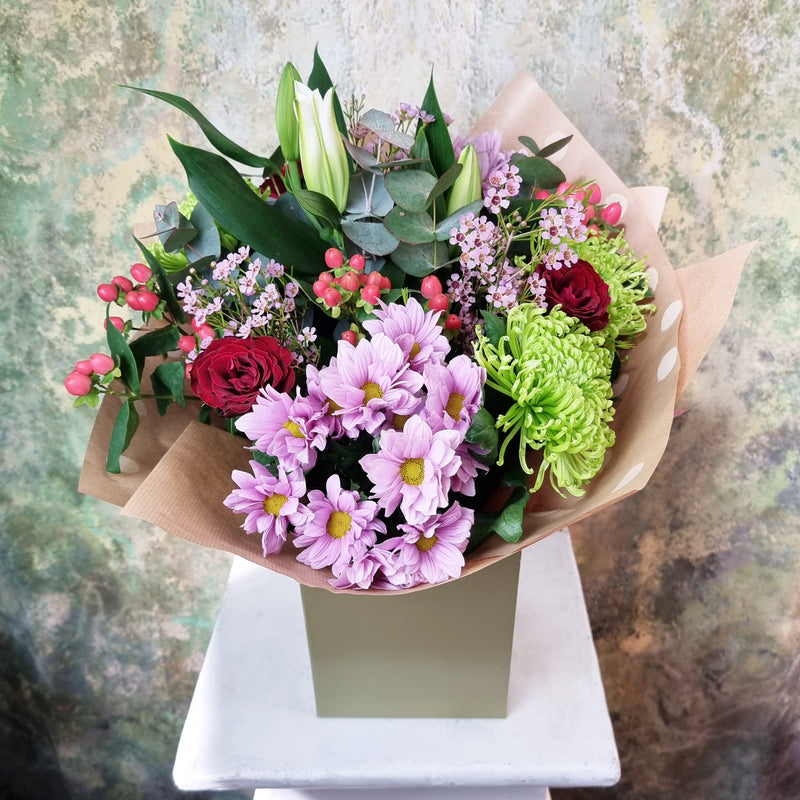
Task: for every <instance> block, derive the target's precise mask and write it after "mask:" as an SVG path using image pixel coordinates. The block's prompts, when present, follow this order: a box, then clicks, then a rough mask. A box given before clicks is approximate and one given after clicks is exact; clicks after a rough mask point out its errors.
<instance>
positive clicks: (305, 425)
mask: <svg viewBox="0 0 800 800" xmlns="http://www.w3.org/2000/svg"><path fill="white" fill-rule="evenodd" d="M236 427H237V429H238V430H240V431H241V432H242V433H243V434H244V435H245V436H247V438H248V439H250V441H252V442H253V445H254V447H255V448H256V450H261V451H262V452H264V453H268V454H269V455H271V456H275V458H277V459H279V460H280V462H281V464H282V465H283V466H284V467H285V468H286V469H290V470H291V469H297V468H298V467H299V468H301V469H303V470H308V469H311V467H313V466H314V464H316V462H317V452H318V451H319V450H324V449H325V441H326V439H327V436H328V433H329V432H330V428H331V422H330V418H329V417H328V418H326V416H325V414H324V412H323V411H322V406H321V404H320V402H319V400H317V399H312V398H310V397H302V396H300V395H298V396H297V397H296V398H295V399H294V400H293V399H292V398H291V396H290V395H288V394H286V393H285V392H278V391H276V390H275V388H274V387H273V386H267V387H265V388H264V389H262V390H261V394H259V396H258V398H257V399H256V402H255V404H254V405H253V407H252V408H251V409H250V411H249V412H247V413H246V414H243V415H242V416H241V417H239V419H238V420H236Z"/></svg>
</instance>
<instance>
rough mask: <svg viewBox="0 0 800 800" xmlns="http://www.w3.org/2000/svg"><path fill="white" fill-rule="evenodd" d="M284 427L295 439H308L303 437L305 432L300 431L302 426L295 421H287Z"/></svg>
mask: <svg viewBox="0 0 800 800" xmlns="http://www.w3.org/2000/svg"><path fill="white" fill-rule="evenodd" d="M283 427H284V428H286V430H287V431H289V433H291V434H292V436H294V438H295V439H305V438H306V437H305V436H303V431H301V430H300V426H299V425H298V424H297V423H296V422H295V421H294V420H293V419H287V420H286V422H284V423H283Z"/></svg>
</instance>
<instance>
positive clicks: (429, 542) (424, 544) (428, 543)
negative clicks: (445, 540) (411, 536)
mask: <svg viewBox="0 0 800 800" xmlns="http://www.w3.org/2000/svg"><path fill="white" fill-rule="evenodd" d="M438 541H439V539H438V537H437V536H436V534H435V533H434V534H433V535H432V536H420V537H419V539H417V550H419V551H420V552H422V553H427V552H428V550H430V549H431V548H432V547H433V546H434V545H435V544H436V542H438Z"/></svg>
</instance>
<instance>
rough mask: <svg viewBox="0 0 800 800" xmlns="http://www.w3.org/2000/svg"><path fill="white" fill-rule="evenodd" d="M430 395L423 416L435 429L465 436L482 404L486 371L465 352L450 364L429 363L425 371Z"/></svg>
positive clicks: (426, 384)
mask: <svg viewBox="0 0 800 800" xmlns="http://www.w3.org/2000/svg"><path fill="white" fill-rule="evenodd" d="M423 375H424V377H425V386H426V387H427V389H428V396H427V398H426V400H425V407H424V409H423V412H422V413H423V416H424V418H425V420H426V422H427V423H428V424H429V425H430V426H431V428H432V429H433V430H434V431H438V430H442V429H445V428H447V429H450V430H456V431H458V432H459V433H460V434H461V437H462V438H463V437H464V436H466V433H467V430H468V429H469V426H470V425H471V424H472V418H473V417H474V416H475V413H476V412H477V411H478V409H479V408H480V407H481V401H482V398H483V385H484V384H485V383H486V370H485V369H484V368H483V367H481V366H478V364H476V363H475V362H474V361H473V360H472V359H471V358H469V357H468V356H465V355H460V356H456V357H455V358H454V359H453V360H452V361H450V362H449V363H448V364H428V365H427V366H426V367H425V372H424V373H423Z"/></svg>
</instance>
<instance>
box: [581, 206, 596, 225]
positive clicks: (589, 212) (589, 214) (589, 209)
mask: <svg viewBox="0 0 800 800" xmlns="http://www.w3.org/2000/svg"><path fill="white" fill-rule="evenodd" d="M594 215H595V210H594V206H593V205H591V204H589V205H588V206H586V212H585V213H584V215H583V224H584V225H588V224H589V222H590V221H591V220H593V219H594Z"/></svg>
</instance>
